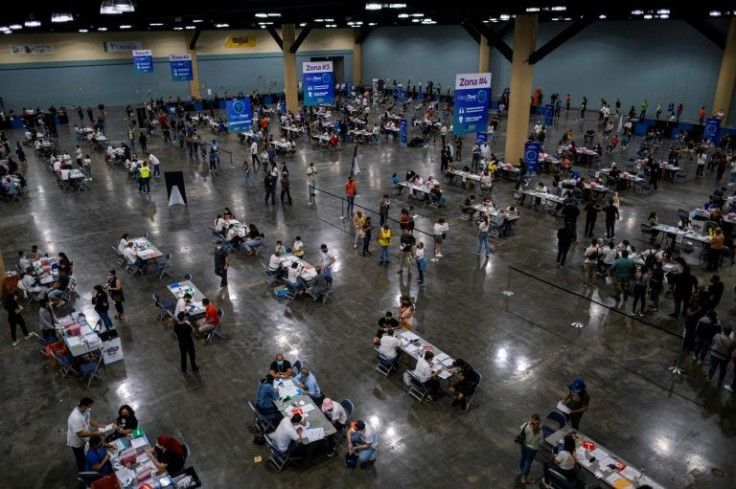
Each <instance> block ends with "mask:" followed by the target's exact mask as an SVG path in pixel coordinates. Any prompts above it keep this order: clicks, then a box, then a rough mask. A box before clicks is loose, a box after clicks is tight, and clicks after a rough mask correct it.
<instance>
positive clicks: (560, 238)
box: [557, 226, 572, 267]
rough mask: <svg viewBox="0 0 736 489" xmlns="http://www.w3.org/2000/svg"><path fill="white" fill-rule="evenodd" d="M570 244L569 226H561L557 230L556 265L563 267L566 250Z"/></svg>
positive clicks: (568, 249)
mask: <svg viewBox="0 0 736 489" xmlns="http://www.w3.org/2000/svg"><path fill="white" fill-rule="evenodd" d="M570 246H572V233H570V228H568V227H567V226H563V227H561V228H560V229H558V230H557V266H558V267H564V266H565V259H566V258H567V252H568V251H570Z"/></svg>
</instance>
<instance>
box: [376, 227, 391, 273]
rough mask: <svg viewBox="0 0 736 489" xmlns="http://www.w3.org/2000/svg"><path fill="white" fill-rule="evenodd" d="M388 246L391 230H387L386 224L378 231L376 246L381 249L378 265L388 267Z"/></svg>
mask: <svg viewBox="0 0 736 489" xmlns="http://www.w3.org/2000/svg"><path fill="white" fill-rule="evenodd" d="M390 245H391V229H389V227H388V224H383V226H381V228H380V229H379V230H378V246H379V247H380V249H381V254H380V255H379V256H378V264H379V265H383V264H384V263H385V264H386V265H388V263H389V261H388V250H389V246H390Z"/></svg>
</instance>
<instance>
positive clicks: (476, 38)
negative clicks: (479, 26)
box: [460, 22, 480, 44]
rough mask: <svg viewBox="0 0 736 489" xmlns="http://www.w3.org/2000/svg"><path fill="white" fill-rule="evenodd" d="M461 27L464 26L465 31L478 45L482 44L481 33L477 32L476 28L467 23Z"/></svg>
mask: <svg viewBox="0 0 736 489" xmlns="http://www.w3.org/2000/svg"><path fill="white" fill-rule="evenodd" d="M460 25H461V26H463V29H465V32H467V33H468V34H470V37H472V38H473V40H474V41H475V43H476V44H480V32H478V31H476V30H475V28H474V27H473V26H471V25H470V24H468V23H467V22H463V23H462V24H460Z"/></svg>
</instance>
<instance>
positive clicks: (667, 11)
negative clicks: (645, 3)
mask: <svg viewBox="0 0 736 489" xmlns="http://www.w3.org/2000/svg"><path fill="white" fill-rule="evenodd" d="M657 15H670V9H668V8H661V9H659V10H657Z"/></svg>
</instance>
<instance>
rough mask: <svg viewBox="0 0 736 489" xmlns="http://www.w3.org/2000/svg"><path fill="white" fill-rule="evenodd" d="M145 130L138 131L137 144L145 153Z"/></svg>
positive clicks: (146, 147)
mask: <svg viewBox="0 0 736 489" xmlns="http://www.w3.org/2000/svg"><path fill="white" fill-rule="evenodd" d="M146 139H147V138H146V131H140V132H139V136H138V144H140V145H141V152H143V153H145V152H147V151H148V146H146Z"/></svg>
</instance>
